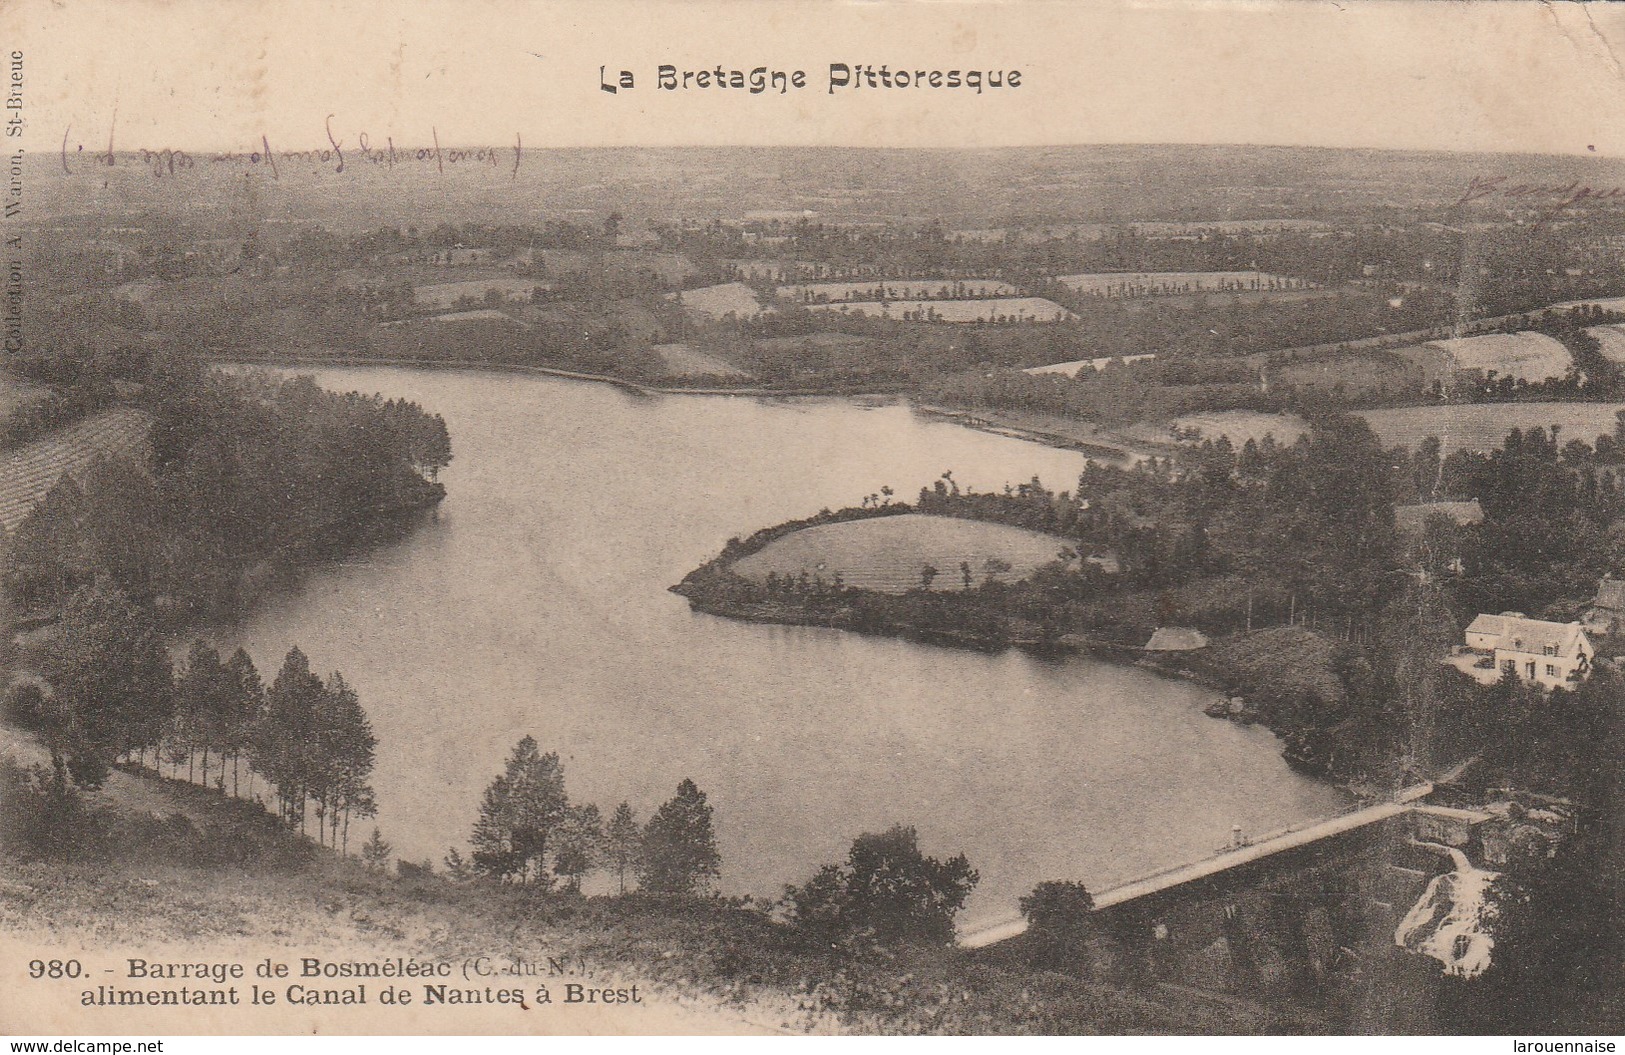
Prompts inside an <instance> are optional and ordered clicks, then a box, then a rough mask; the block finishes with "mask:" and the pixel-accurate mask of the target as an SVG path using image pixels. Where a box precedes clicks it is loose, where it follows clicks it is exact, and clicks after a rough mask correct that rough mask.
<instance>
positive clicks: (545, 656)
mask: <svg viewBox="0 0 1625 1055" xmlns="http://www.w3.org/2000/svg"><path fill="white" fill-rule="evenodd" d="M301 372H309V373H313V374H314V375H315V376H316V378H317V380H318V381H319V382H320V383H321V384H322V385H324V386H326V387H328V388H334V389H352V388H353V389H359V390H360V391H362V392H368V393H371V392H379V393H382V394H384V395H385V396H388V397H405V398H407V399H411V400H415V401H417V402H419V403H421V404H423V405H424V406H425V407H427V408H428V409H430V410H433V411H436V412H438V413H440V414H442V415H444V416H445V419H446V422H447V425H448V427H449V429H450V431H451V436H452V444H453V448H454V450H455V459H454V461H453V463H452V465H451V467H450V469H448V470H447V471H446V472H445V473H444V474H442V477H441V479H442V480H443V481H444V482H445V484H446V487H447V490H448V492H449V494H448V497H447V498H446V500H445V502H444V503H443V504H442V505H441V507H440V509H439V511H438V515H437V516H436V517H435V518H434V519H433V520H429V521H426V522H425V523H423V524H422V525H421V526H420V527H418V528H416V529H415V530H414V531H413V532H412V533H411V534H410V535H409V536H407V537H406V538H405V539H403V540H401V541H399V542H395V543H392V544H389V545H386V546H383V547H381V548H377V549H374V550H371V551H369V552H367V553H366V554H365V555H363V556H361V557H359V558H353V559H350V560H347V561H345V562H343V563H339V564H334V565H329V566H324V567H321V568H318V569H315V570H313V571H311V572H310V573H308V574H307V575H306V576H305V577H304V578H303V581H302V582H301V584H300V586H299V587H298V588H297V589H295V590H293V591H291V592H288V593H285V594H282V595H279V596H278V597H276V598H273V599H272V600H270V601H269V602H267V603H266V604H264V605H263V606H262V607H260V608H259V609H257V610H256V611H255V613H254V614H253V615H252V616H251V617H249V618H248V619H246V620H245V621H244V622H243V623H242V624H241V625H239V626H236V627H228V628H222V629H220V630H219V631H218V632H217V633H216V634H215V635H214V636H215V640H216V643H217V644H220V645H222V646H225V647H235V646H236V645H239V644H241V645H244V646H246V647H247V648H248V650H249V652H250V653H251V654H252V655H253V657H254V660H255V662H256V663H257V664H258V665H259V667H260V669H261V672H262V674H263V675H264V676H265V678H266V680H267V682H269V681H270V679H271V678H272V677H273V676H274V675H275V672H276V668H277V666H278V665H279V664H280V662H281V657H282V655H283V654H284V653H285V652H286V650H287V649H288V647H289V646H290V645H294V644H297V645H299V646H300V647H301V648H303V649H304V650H305V651H306V652H307V653H308V654H309V655H310V657H311V663H312V666H313V667H314V668H315V669H317V670H318V671H320V672H322V673H324V674H325V673H327V672H329V671H333V670H339V671H342V672H343V674H344V676H345V677H346V678H347V679H348V680H349V681H350V683H351V684H352V685H354V686H355V687H356V689H357V690H358V692H359V693H360V695H361V700H362V703H363V705H364V706H365V707H366V709H367V711H368V714H369V715H370V716H371V719H372V722H373V726H374V729H375V731H376V733H377V736H378V740H379V747H378V759H377V768H376V770H375V772H374V775H373V785H374V787H375V788H376V789H377V793H378V802H379V813H378V818H377V824H378V825H379V826H380V827H381V828H382V830H383V833H384V836H385V838H386V839H388V840H389V841H391V842H392V843H393V844H394V847H395V850H396V853H397V855H398V856H401V857H404V858H406V859H408V860H419V859H422V858H425V857H428V858H432V859H433V860H434V861H435V862H436V864H437V865H438V862H439V861H440V858H441V856H442V855H443V854H444V853H445V851H446V849H447V847H449V846H453V845H455V846H458V847H460V848H462V849H463V850H464V851H465V852H466V848H467V842H466V840H467V835H468V831H469V829H470V827H471V826H472V824H473V821H474V818H475V814H476V811H477V809H478V806H479V801H480V795H481V792H482V791H483V790H484V788H485V786H486V785H487V784H488V783H489V782H490V780H491V778H492V777H493V776H494V775H495V774H497V773H498V772H499V771H500V770H501V767H502V763H503V759H504V757H505V756H506V755H507V753H508V751H509V750H510V749H511V748H512V746H513V744H514V742H515V741H517V740H518V739H519V738H520V737H522V736H524V735H526V734H527V733H528V734H530V735H533V736H535V737H536V739H537V741H538V742H539V743H540V744H541V747H542V749H543V750H544V751H557V752H558V753H559V755H560V757H561V759H562V761H563V766H564V771H565V779H566V784H567V787H568V790H569V793H570V795H571V798H572V800H574V801H578V802H596V803H597V804H598V805H599V807H600V809H601V810H602V811H603V812H604V814H605V815H606V816H607V815H608V814H609V813H610V812H612V811H613V810H614V808H615V805H616V804H617V803H618V802H620V801H622V800H623V799H624V800H626V801H629V802H630V803H631V804H632V806H633V808H634V809H635V810H636V811H637V814H638V817H639V819H640V820H643V819H647V817H648V816H649V815H650V813H651V812H652V811H653V810H654V809H655V807H657V806H658V805H659V804H660V803H661V802H662V801H664V800H665V799H667V798H669V797H670V796H671V795H672V793H673V791H674V790H675V788H676V786H677V783H678V782H679V781H680V780H682V779H683V778H684V777H692V778H693V779H694V780H695V781H696V783H698V784H699V786H700V787H701V788H702V789H703V790H704V791H705V792H706V793H707V795H708V796H709V800H710V802H711V805H712V806H713V807H714V809H715V822H716V829H717V836H718V842H719V846H720V849H721V852H722V859H723V865H722V871H723V874H722V881H721V884H720V886H721V889H722V890H723V891H724V892H728V893H751V894H758V895H766V896H770V897H771V896H776V895H777V894H779V893H780V892H781V891H782V888H783V885H784V884H785V883H799V882H801V881H803V880H804V879H806V878H807V877H808V876H810V875H811V874H812V872H813V871H814V870H815V869H816V867H817V866H819V865H820V864H823V863H826V862H832V861H836V860H839V859H841V858H842V857H844V855H845V851H846V848H847V847H848V846H849V845H850V843H851V840H852V838H853V837H854V836H856V835H858V834H860V833H862V832H865V831H875V830H880V829H883V828H885V827H887V826H889V825H891V824H893V823H897V822H902V823H906V824H911V825H914V826H915V827H917V828H918V829H919V832H920V840H921V844H922V847H923V848H924V849H925V850H926V851H927V852H928V853H932V854H936V855H946V854H951V853H956V852H960V851H963V852H964V853H965V854H967V855H968V856H969V858H970V861H971V863H972V865H974V866H975V867H976V868H977V869H979V870H980V872H981V877H982V878H981V884H980V886H979V887H978V888H977V891H976V893H975V895H974V896H973V898H972V900H971V903H970V904H969V905H968V906H967V909H966V911H965V912H964V913H963V914H962V915H961V917H960V919H961V925H962V926H967V925H969V926H974V925H975V924H976V923H977V922H978V921H979V920H987V919H992V918H998V917H1005V916H1009V915H1010V914H1012V913H1013V912H1014V910H1015V902H1016V899H1017V898H1018V897H1020V896H1021V895H1022V894H1024V893H1026V892H1028V891H1029V890H1030V889H1031V888H1032V887H1033V885H1034V884H1035V883H1037V882H1038V881H1040V880H1043V879H1057V878H1071V879H1080V880H1082V881H1084V882H1086V883H1087V884H1088V885H1089V886H1090V887H1091V888H1092V889H1100V888H1101V887H1103V886H1105V885H1108V884H1110V883H1112V882H1114V881H1118V880H1122V879H1126V878H1131V877H1133V876H1135V875H1138V874H1142V873H1144V872H1146V871H1149V870H1151V869H1154V868H1157V867H1161V866H1165V865H1171V864H1177V863H1182V862H1184V861H1187V860H1191V859H1193V858H1195V857H1200V856H1204V855H1206V854H1208V853H1210V852H1212V851H1213V850H1214V849H1215V848H1216V847H1218V846H1220V845H1222V844H1223V843H1224V842H1225V841H1226V840H1227V839H1228V838H1229V835H1230V831H1231V826H1232V825H1240V826H1241V827H1242V829H1243V830H1244V831H1246V832H1248V833H1252V834H1263V833H1266V832H1269V831H1274V830H1278V829H1280V828H1283V827H1287V826H1291V825H1296V824H1299V823H1302V822H1304V821H1306V820H1309V819H1313V818H1316V817H1321V816H1326V815H1328V814H1331V813H1333V812H1336V811H1337V810H1338V809H1340V808H1341V807H1342V805H1343V797H1342V796H1341V794H1340V793H1338V792H1336V791H1334V790H1333V789H1331V788H1329V787H1326V786H1324V785H1321V784H1319V783H1317V782H1314V781H1311V780H1308V779H1305V778H1303V777H1301V776H1299V775H1297V774H1295V773H1293V772H1292V771H1291V770H1289V769H1288V768H1287V766H1286V764H1285V763H1284V762H1283V761H1282V760H1281V758H1280V745H1279V742H1278V741H1277V740H1276V739H1275V737H1273V736H1272V735H1271V734H1269V733H1268V732H1266V731H1264V730H1262V729H1258V728H1243V727H1240V726H1237V725H1233V724H1231V723H1228V722H1223V721H1216V720H1214V719H1211V718H1208V717H1206V716H1205V715H1203V714H1202V711H1201V708H1202V706H1203V705H1204V704H1206V703H1207V702H1209V701H1210V699H1211V695H1210V694H1209V693H1208V692H1207V691H1205V690H1203V689H1200V688H1197V687H1195V686H1192V685H1190V684H1187V683H1184V682H1182V681H1178V680H1173V679H1167V678H1162V677H1159V676H1156V675H1153V674H1151V673H1148V672H1146V671H1143V670H1140V669H1138V668H1134V667H1125V666H1119V665H1115V664H1106V663H1100V662H1095V661H1091V660H1086V659H1081V658H1069V659H1038V658H1034V657H1031V656H1028V655H1025V654H1022V653H1020V652H1016V651H1010V652H1005V653H1002V654H997V655H986V654H981V653H977V652H969V651H960V650H955V649H950V648H945V647H937V646H932V645H923V644H917V643H912V642H906V641H899V640H892V639H884V638H872V637H863V636H859V635H855V634H849V633H844V632H841V631H833V630H822V629H816V628H800V627H779V626H761V625H754V624H748V623H741V622H735V621H732V620H728V619H723V618H719V617H715V616H707V615H700V614H695V613H692V612H690V611H689V609H688V605H687V603H686V602H685V601H684V600H683V599H682V598H681V597H678V596H676V595H675V594H672V593H669V592H667V587H668V586H670V585H671V584H673V583H675V582H677V581H678V580H679V579H680V578H681V577H682V576H683V575H684V574H685V573H686V572H688V571H689V570H690V569H691V568H693V567H694V566H695V565H697V564H699V563H700V562H702V561H704V560H705V559H707V558H709V557H711V556H712V555H714V554H715V553H716V552H717V551H718V550H719V549H720V548H721V547H722V545H723V543H724V542H726V541H727V539H728V538H729V537H730V536H732V535H744V534H748V533H749V532H751V531H753V530H755V529H756V528H759V527H763V526H766V525H769V524H773V523H777V522H779V521H782V520H785V519H787V518H791V517H800V516H806V515H809V514H811V513H814V512H817V511H818V510H819V509H820V508H821V507H825V506H828V507H830V508H835V507H838V506H842V505H850V504H857V503H858V502H859V501H860V500H861V498H862V496H864V495H866V494H869V493H871V492H875V491H878V490H879V489H880V487H881V486H882V485H887V484H889V485H891V486H892V487H894V488H896V490H897V492H898V494H899V495H901V496H904V497H909V496H912V495H913V494H914V493H915V492H916V491H917V490H918V489H919V487H920V486H921V485H923V484H927V483H929V482H930V481H931V480H933V479H935V478H936V477H937V476H939V475H940V474H941V473H942V472H943V471H944V470H948V469H951V470H952V471H953V473H954V477H955V479H956V480H959V481H960V482H961V484H962V485H971V486H975V487H977V488H978V489H991V488H997V487H1002V486H1003V484H1004V483H1006V482H1007V481H1008V482H1017V481H1021V480H1026V479H1030V478H1031V477H1033V476H1035V475H1036V476H1038V477H1040V478H1041V479H1042V480H1043V481H1044V482H1045V483H1046V484H1048V485H1049V486H1052V487H1056V488H1064V489H1071V488H1072V487H1073V486H1074V485H1075V483H1076V478H1077V474H1078V472H1079V470H1080V469H1081V468H1082V465H1083V459H1082V456H1081V455H1078V454H1075V453H1072V452H1067V451H1061V450H1055V449H1051V448H1047V447H1042V446H1038V445H1034V444H1029V443H1025V442H1022V441H1019V440H1014V439H1008V438H1005V437H1000V436H992V435H987V434H984V433H980V432H975V431H972V430H969V429H965V428H962V427H960V426H957V425H953V424H949V423H944V422H934V421H927V420H923V419H920V418H918V417H916V416H915V415H914V414H913V412H912V411H910V410H909V409H908V408H907V407H906V406H901V405H892V404H886V405H868V404H864V403H860V402H853V401H845V400H822V399H801V400H787V401H774V400H765V399H753V398H741V397H708V396H643V395H638V394H636V393H631V392H628V391H625V390H622V389H618V388H614V387H611V386H608V385H602V384H595V383H591V382H575V381H566V380H560V379H554V378H545V377H536V376H514V375H507V374H496V373H484V372H475V371H466V372H465V371H435V372H429V371H413V370H407V369H394V368H383V367H379V368H354V369H349V368H343V369H340V368H332V369H327V368H323V369H316V370H311V371H301ZM367 830H370V829H368V828H367V827H366V825H363V827H362V832H363V836H364V834H365V832H366V831H367ZM351 835H352V840H354V838H355V832H354V831H353V830H352V833H351ZM352 848H353V847H352Z"/></svg>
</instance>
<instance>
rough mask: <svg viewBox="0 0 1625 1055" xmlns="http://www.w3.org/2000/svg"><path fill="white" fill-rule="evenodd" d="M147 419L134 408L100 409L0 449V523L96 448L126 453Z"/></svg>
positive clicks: (9, 525) (12, 524)
mask: <svg viewBox="0 0 1625 1055" xmlns="http://www.w3.org/2000/svg"><path fill="white" fill-rule="evenodd" d="M151 427H152V419H151V418H149V417H147V415H146V414H144V413H142V412H141V411H139V410H131V409H130V408H128V407H120V408H117V409H114V410H108V411H104V412H102V413H100V414H96V415H94V416H92V417H88V418H86V419H85V420H83V421H79V422H75V423H74V424H72V425H69V426H68V427H67V428H65V429H62V430H60V431H58V432H54V433H52V434H51V435H49V436H46V437H45V438H44V439H39V440H35V441H34V442H33V443H30V444H28V445H27V446H24V447H19V448H17V449H16V450H14V451H5V452H0V524H3V525H4V526H5V529H6V530H7V531H8V532H9V531H15V530H17V525H18V524H21V523H22V522H23V518H24V517H26V516H28V512H29V510H31V509H33V508H34V505H35V503H37V502H38V501H39V500H40V499H42V498H44V497H45V495H46V493H47V492H49V491H50V490H51V488H52V487H55V486H56V482H57V481H58V480H60V479H62V476H63V474H65V473H75V472H79V471H81V470H83V469H85V468H86V467H87V466H89V465H90V463H91V462H92V461H94V460H95V459H96V457H97V456H98V455H101V454H131V453H133V452H135V451H137V450H139V449H140V448H141V447H142V445H143V444H145V443H146V439H147V430H148V429H149V428H151Z"/></svg>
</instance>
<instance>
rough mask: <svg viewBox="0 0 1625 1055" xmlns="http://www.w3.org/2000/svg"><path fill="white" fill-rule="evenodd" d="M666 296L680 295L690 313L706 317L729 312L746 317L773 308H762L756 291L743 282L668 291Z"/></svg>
mask: <svg viewBox="0 0 1625 1055" xmlns="http://www.w3.org/2000/svg"><path fill="white" fill-rule="evenodd" d="M666 296H667V298H668V299H675V298H676V297H678V296H681V297H682V298H683V308H684V309H685V310H686V311H687V312H688V313H689V314H690V315H698V316H700V317H702V318H707V319H720V318H723V317H724V316H726V315H727V314H729V313H730V312H732V313H733V314H734V315H736V316H738V317H739V318H741V319H748V318H752V317H754V316H757V315H760V314H762V313H763V312H765V311H772V310H773V309H772V308H771V307H766V308H764V307H763V306H762V303H761V301H759V300H757V298H756V291H755V290H753V289H751V288H750V287H749V286H747V285H745V284H744V283H743V282H725V283H723V284H722V285H720V286H702V287H700V288H699V289H685V290H683V292H682V293H681V294H677V293H668V294H667V295H666Z"/></svg>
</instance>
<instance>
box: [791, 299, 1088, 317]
mask: <svg viewBox="0 0 1625 1055" xmlns="http://www.w3.org/2000/svg"><path fill="white" fill-rule="evenodd" d="M807 308H808V309H809V310H811V311H839V312H842V313H843V314H852V315H869V316H873V317H875V318H883V319H907V320H911V321H916V322H989V323H993V322H1060V321H1061V320H1063V319H1071V318H1075V317H1076V316H1074V315H1073V314H1072V313H1071V312H1070V311H1067V310H1066V309H1065V308H1063V307H1061V306H1060V305H1059V304H1057V303H1055V302H1054V301H1053V300H1045V299H1044V298H1043V297H998V298H994V299H990V300H888V301H886V302H885V303H879V302H876V301H852V302H848V301H842V302H841V303H838V304H809V305H807Z"/></svg>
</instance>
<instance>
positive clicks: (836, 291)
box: [778, 278, 1021, 304]
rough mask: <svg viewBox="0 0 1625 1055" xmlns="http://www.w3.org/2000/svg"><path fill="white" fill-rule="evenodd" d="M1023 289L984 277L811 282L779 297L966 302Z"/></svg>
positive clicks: (782, 290)
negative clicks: (969, 298)
mask: <svg viewBox="0 0 1625 1055" xmlns="http://www.w3.org/2000/svg"><path fill="white" fill-rule="evenodd" d="M1020 293H1021V290H1019V289H1017V288H1016V287H1015V286H1012V285H1011V284H1010V283H1008V282H996V281H994V280H992V279H982V278H958V279H955V278H916V279H893V278H884V279H868V280H866V281H861V282H809V283H804V284H802V285H796V286H780V287H779V288H778V295H779V296H781V297H785V298H787V299H789V300H793V301H796V302H797V303H801V304H829V303H835V302H839V301H875V300H881V299H882V298H884V299H886V300H933V299H934V300H964V299H965V298H967V297H1012V296H1019V295H1020Z"/></svg>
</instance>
